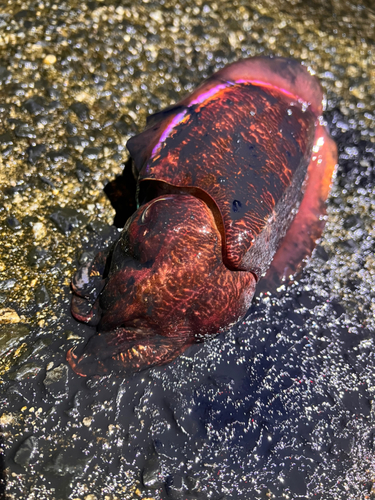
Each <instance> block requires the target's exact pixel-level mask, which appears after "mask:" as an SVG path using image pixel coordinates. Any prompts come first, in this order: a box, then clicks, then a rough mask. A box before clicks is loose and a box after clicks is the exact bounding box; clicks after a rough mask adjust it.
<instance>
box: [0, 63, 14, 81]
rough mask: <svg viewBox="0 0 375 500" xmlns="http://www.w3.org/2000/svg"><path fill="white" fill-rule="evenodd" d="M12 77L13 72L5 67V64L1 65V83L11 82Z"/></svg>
mask: <svg viewBox="0 0 375 500" xmlns="http://www.w3.org/2000/svg"><path fill="white" fill-rule="evenodd" d="M11 77H12V73H11V72H10V71H9V70H7V69H6V68H4V66H0V83H8V82H10V80H11Z"/></svg>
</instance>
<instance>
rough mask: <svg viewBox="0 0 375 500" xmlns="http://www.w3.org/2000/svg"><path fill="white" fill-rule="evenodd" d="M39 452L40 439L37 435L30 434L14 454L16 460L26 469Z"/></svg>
mask: <svg viewBox="0 0 375 500" xmlns="http://www.w3.org/2000/svg"><path fill="white" fill-rule="evenodd" d="M37 452H38V439H37V438H36V437H35V436H30V437H28V438H27V439H25V441H24V442H23V443H22V444H21V445H20V446H19V447H18V449H17V451H16V453H15V455H14V461H15V462H16V464H18V465H20V466H21V467H24V468H25V469H26V468H27V467H28V466H29V465H30V462H32V461H33V459H34V458H35V457H36V455H37Z"/></svg>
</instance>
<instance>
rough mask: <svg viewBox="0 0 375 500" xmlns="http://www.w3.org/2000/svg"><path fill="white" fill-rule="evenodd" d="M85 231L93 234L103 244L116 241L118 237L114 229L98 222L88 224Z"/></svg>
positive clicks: (117, 232) (116, 230)
mask: <svg viewBox="0 0 375 500" xmlns="http://www.w3.org/2000/svg"><path fill="white" fill-rule="evenodd" d="M87 229H88V230H89V231H92V232H93V233H95V235H97V236H98V238H99V239H100V240H101V241H102V242H103V244H106V243H105V242H108V243H109V242H110V241H112V240H115V239H117V238H118V236H119V231H118V229H117V228H116V227H114V226H110V225H108V224H104V223H103V222H100V221H92V222H90V223H89V224H87Z"/></svg>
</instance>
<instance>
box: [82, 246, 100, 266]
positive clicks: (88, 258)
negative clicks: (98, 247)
mask: <svg viewBox="0 0 375 500" xmlns="http://www.w3.org/2000/svg"><path fill="white" fill-rule="evenodd" d="M95 255H96V251H95V250H90V251H86V250H85V251H84V252H82V253H81V255H80V257H79V260H78V262H79V264H80V265H81V266H82V265H83V264H87V263H88V262H92V261H93V260H94V257H95Z"/></svg>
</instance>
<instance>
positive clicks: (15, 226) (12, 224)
mask: <svg viewBox="0 0 375 500" xmlns="http://www.w3.org/2000/svg"><path fill="white" fill-rule="evenodd" d="M7 226H8V227H9V228H10V229H11V230H12V231H19V230H20V229H21V228H22V224H21V223H20V221H19V220H18V219H16V217H8V218H7Z"/></svg>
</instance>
